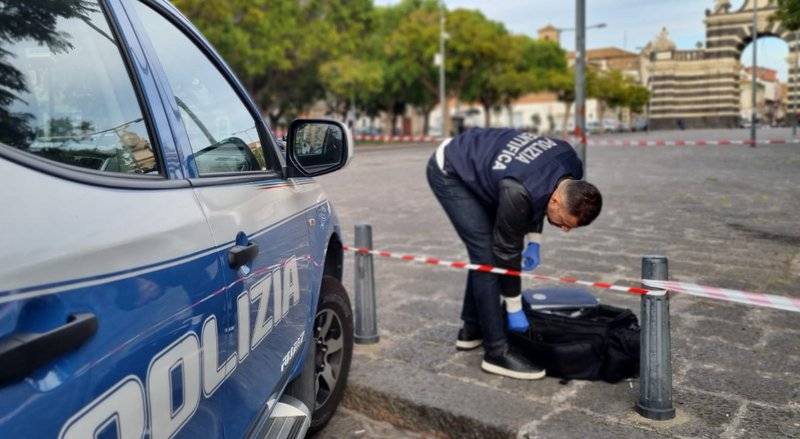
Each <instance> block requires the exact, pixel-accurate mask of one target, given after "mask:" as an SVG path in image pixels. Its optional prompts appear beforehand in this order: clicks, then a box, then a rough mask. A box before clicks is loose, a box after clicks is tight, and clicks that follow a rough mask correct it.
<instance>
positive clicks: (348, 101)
mask: <svg viewBox="0 0 800 439" xmlns="http://www.w3.org/2000/svg"><path fill="white" fill-rule="evenodd" d="M320 77H321V79H322V83H323V85H324V87H325V90H326V92H327V98H328V99H327V101H328V106H329V107H330V108H331V110H333V111H334V112H336V113H338V114H340V115H341V116H342V118H345V117H347V113H348V112H349V111H350V110H351V109H353V108H352V103H353V102H364V101H367V100H369V99H370V98H371V97H372V96H373V95H374V94H377V93H379V92H380V91H381V89H382V87H383V72H382V70H381V65H380V64H379V63H378V62H377V61H365V60H360V59H356V58H354V57H353V56H352V55H344V56H342V57H339V58H338V59H335V60H332V61H328V62H327V63H325V64H323V65H322V66H320Z"/></svg>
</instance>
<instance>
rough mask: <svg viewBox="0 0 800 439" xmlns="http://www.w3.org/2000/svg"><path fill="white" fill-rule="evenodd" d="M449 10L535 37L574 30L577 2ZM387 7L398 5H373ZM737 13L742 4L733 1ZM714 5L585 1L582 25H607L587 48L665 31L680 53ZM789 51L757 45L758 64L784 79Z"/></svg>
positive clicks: (630, 45) (514, 0) (779, 45)
mask: <svg viewBox="0 0 800 439" xmlns="http://www.w3.org/2000/svg"><path fill="white" fill-rule="evenodd" d="M445 2H446V3H447V7H448V8H450V9H455V8H469V9H479V10H481V11H482V12H483V14H484V15H486V16H487V17H489V18H491V19H493V20H496V21H500V22H502V23H504V24H505V26H506V28H508V29H509V30H510V31H512V32H515V33H524V34H527V35H531V36H536V30H537V29H539V28H541V27H543V26H545V25H547V24H548V23H549V24H552V25H554V26H556V27H564V28H569V27H575V2H574V1H572V0H546V1H545V0H446V1H445ZM375 3H376V4H379V5H387V4H393V3H397V0H375ZM731 3H732V5H733V7H734V8H738V7H739V6H740V5H741V4H742V3H743V0H739V1H736V0H734V1H732V2H731ZM713 5H714V0H587V1H586V16H587V18H586V24H587V25H592V24H596V23H606V25H607V27H606V28H604V29H592V30H589V31H587V33H588V35H587V40H586V44H587V46H588V47H589V48H595V47H606V46H616V47H620V48H624V49H627V50H630V51H637V48H638V47H642V46H644V45H645V44H647V42H648V41H650V40H652V39H653V38H655V36H656V35H657V34H658V33H659V32H660V31H661V28H662V27H665V26H666V27H667V30H668V31H669V33H670V37H671V38H672V40H673V41H675V44H677V46H678V48H679V49H693V48H694V47H695V44H696V43H697V42H698V41H700V42H704V41H705V26H704V25H703V18H704V16H705V10H706V9H707V8H711V7H712V6H713ZM561 44H562V45H563V47H564V48H566V49H568V50H572V49H573V48H574V47H575V33H574V32H565V33H562V35H561ZM788 53H789V49H788V47H787V45H786V43H784V42H783V41H781V40H779V39H777V38H762V39H760V40H759V41H758V55H759V65H764V66H767V67H770V68H773V69H776V70H778V72H779V75H780V78H781V80H782V81H785V80H786V56H787V55H788ZM743 59H746V61H745V63H746V64H747V65H750V64H751V60H752V51H751V48H750V47H748V48H747V49H746V50H745V54H744V56H743Z"/></svg>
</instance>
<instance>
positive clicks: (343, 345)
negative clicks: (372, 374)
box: [308, 276, 353, 433]
mask: <svg viewBox="0 0 800 439" xmlns="http://www.w3.org/2000/svg"><path fill="white" fill-rule="evenodd" d="M313 334H314V337H313V339H312V346H311V347H312V348H313V349H314V355H313V356H309V357H308V358H313V363H314V369H313V372H314V380H313V382H314V392H313V395H314V397H313V401H312V402H311V405H309V410H311V413H312V415H311V426H310V428H309V432H311V433H314V432H317V431H319V430H321V429H322V428H323V427H325V425H327V424H328V422H329V421H330V420H331V418H332V417H333V414H334V413H335V412H336V408H337V407H338V406H339V403H340V402H341V400H342V397H343V396H344V390H345V387H346V385H347V376H348V374H349V373H350V362H351V360H352V357H353V311H352V308H351V307H350V298H349V297H348V296H347V291H346V290H345V289H344V287H343V286H342V284H341V282H339V280H338V279H336V278H334V277H331V276H325V277H323V278H322V286H321V288H320V294H319V302H318V305H317V314H316V315H315V317H314V327H313Z"/></svg>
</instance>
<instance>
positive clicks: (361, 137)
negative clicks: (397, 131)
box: [355, 134, 442, 142]
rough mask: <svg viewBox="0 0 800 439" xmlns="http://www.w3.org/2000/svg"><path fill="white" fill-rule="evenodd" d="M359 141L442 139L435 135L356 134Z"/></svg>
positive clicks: (435, 140) (434, 140)
mask: <svg viewBox="0 0 800 439" xmlns="http://www.w3.org/2000/svg"><path fill="white" fill-rule="evenodd" d="M355 138H356V140H357V141H359V142H440V141H441V140H442V139H441V138H439V137H434V136H388V135H382V134H379V135H369V134H359V135H358V136H355Z"/></svg>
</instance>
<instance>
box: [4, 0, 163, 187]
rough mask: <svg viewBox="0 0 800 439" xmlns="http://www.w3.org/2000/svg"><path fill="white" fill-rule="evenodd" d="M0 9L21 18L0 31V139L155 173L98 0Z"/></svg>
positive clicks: (84, 162)
mask: <svg viewBox="0 0 800 439" xmlns="http://www.w3.org/2000/svg"><path fill="white" fill-rule="evenodd" d="M2 8H3V9H4V14H5V13H6V11H8V12H9V13H10V14H11V15H14V14H18V15H19V16H20V17H19V19H12V20H11V21H13V22H14V25H13V26H12V25H11V24H10V23H8V26H4V27H3V32H0V47H2V48H1V49H0V143H2V144H5V145H7V146H12V147H14V148H18V149H21V150H23V151H27V152H29V153H32V154H35V155H38V156H41V157H44V158H47V159H50V160H55V161H58V162H61V163H66V164H69V165H74V166H80V167H83V168H88V169H93V170H99V171H107V172H115V173H126V174H157V173H158V162H157V160H156V157H155V153H154V151H153V144H152V142H151V140H150V136H149V134H148V130H147V126H146V122H145V119H144V117H143V115H142V109H141V107H140V106H139V102H138V100H137V97H136V93H135V91H134V87H133V84H132V82H131V79H130V76H129V75H128V72H127V70H126V68H125V64H124V63H123V60H122V56H121V53H120V50H119V47H118V42H117V40H116V38H115V37H114V35H113V33H112V32H111V29H110V27H109V24H108V22H107V20H106V17H105V15H104V13H103V11H102V10H101V8H100V6H99V5H98V3H97V1H91V0H87V1H69V2H31V1H29V0H10V1H8V0H7V1H5V2H3V6H2ZM22 17H32V18H30V19H22Z"/></svg>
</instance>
